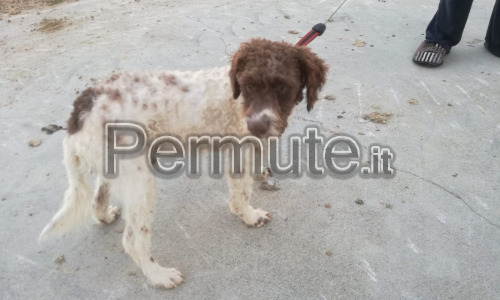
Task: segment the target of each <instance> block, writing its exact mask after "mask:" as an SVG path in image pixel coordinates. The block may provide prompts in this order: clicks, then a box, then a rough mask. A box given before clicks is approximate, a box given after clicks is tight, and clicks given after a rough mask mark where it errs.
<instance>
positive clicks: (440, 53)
mask: <svg viewBox="0 0 500 300" xmlns="http://www.w3.org/2000/svg"><path fill="white" fill-rule="evenodd" d="M446 54H448V51H446V49H445V48H443V46H441V45H439V44H438V43H432V42H426V41H423V42H422V43H421V44H420V46H419V47H418V48H417V51H416V52H415V54H414V55H413V61H414V62H415V63H417V64H419V65H424V66H428V67H439V66H440V65H442V64H443V62H444V56H445V55H446Z"/></svg>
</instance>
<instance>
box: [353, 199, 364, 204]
mask: <svg viewBox="0 0 500 300" xmlns="http://www.w3.org/2000/svg"><path fill="white" fill-rule="evenodd" d="M354 203H356V204H358V205H363V204H365V201H363V200H361V199H356V201H354Z"/></svg>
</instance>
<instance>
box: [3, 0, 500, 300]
mask: <svg viewBox="0 0 500 300" xmlns="http://www.w3.org/2000/svg"><path fill="white" fill-rule="evenodd" d="M340 2H341V1H296V2H290V1H281V0H280V1H272V2H271V1H259V0H257V1H251V2H250V1H241V2H236V1H219V0H214V1H200V0H192V1H182V3H181V1H148V0H142V1H121V0H112V1H98V0H80V1H77V2H74V3H69V4H62V5H58V6H53V7H50V8H48V9H44V10H36V9H35V10H28V11H23V12H21V13H20V14H17V15H14V16H7V15H3V16H2V18H3V19H2V20H0V66H1V68H0V105H1V108H0V119H1V120H2V126H1V128H0V140H1V142H0V145H1V156H0V167H1V170H2V173H1V178H0V181H1V185H0V198H1V201H0V227H1V230H0V243H1V245H2V246H1V248H0V298H2V299H149V298H151V299H155V298H168V299H345V298H355V299H358V298H368V299H451V298H454V299H499V298H500V265H499V261H500V231H499V225H500V204H499V196H498V194H499V192H500V191H499V189H500V59H499V58H498V57H495V56H493V55H491V54H490V53H489V52H487V51H486V50H485V49H484V47H483V46H482V43H483V38H484V35H485V33H486V28H487V24H488V20H489V16H490V13H491V9H492V5H493V3H492V2H493V1H487V0H477V1H475V3H474V6H473V9H472V12H471V14H470V17H469V21H468V24H467V27H466V30H465V33H464V36H463V39H462V42H461V43H460V44H459V45H458V46H457V47H455V48H453V51H452V53H451V54H450V55H448V56H447V57H446V61H445V64H444V65H443V66H442V67H440V68H438V69H428V68H423V67H419V66H417V65H415V64H413V63H412V61H411V57H412V55H413V52H414V50H415V49H416V47H417V46H418V44H419V43H420V42H421V41H422V40H423V38H424V37H423V33H424V30H425V27H426V25H427V23H428V21H429V20H430V19H431V17H432V15H433V14H434V12H435V9H436V7H437V2H438V1H436V0H423V1H400V0H387V1H375V0H362V1H359V0H349V1H348V2H347V3H346V4H345V6H344V7H342V9H341V10H340V11H339V12H338V13H337V14H336V16H335V18H334V22H331V23H328V24H327V26H328V28H327V31H326V33H325V34H324V35H323V36H321V37H319V38H317V39H316V40H315V41H314V42H313V43H312V44H310V47H311V49H313V51H314V52H316V53H317V54H318V55H319V56H320V57H322V58H324V59H325V60H326V62H327V63H328V64H329V65H330V67H331V71H330V73H329V77H328V83H327V85H326V87H325V88H324V90H323V91H322V93H321V96H322V99H323V100H321V102H319V103H318V104H317V106H316V107H315V109H314V110H313V111H312V112H311V113H307V112H306V109H305V105H303V104H302V105H300V106H299V107H298V109H297V112H296V114H295V116H294V117H293V119H292V121H291V124H290V127H289V128H288V130H287V132H286V133H285V136H287V135H290V134H293V133H299V132H302V130H303V128H304V127H305V126H307V125H316V126H318V127H319V128H320V129H321V130H322V133H324V134H325V135H330V134H332V133H345V134H349V135H351V136H353V137H355V138H356V139H357V140H358V141H359V143H360V144H361V145H362V147H363V148H362V149H363V155H364V157H365V158H364V159H365V160H366V159H368V158H367V157H368V154H367V152H368V151H367V147H368V146H369V145H371V144H375V143H377V144H381V145H386V146H390V147H391V148H392V150H393V151H394V153H395V156H396V160H395V161H394V167H395V168H396V169H397V171H396V175H395V176H394V177H393V178H392V179H381V178H371V179H367V178H361V177H360V176H354V177H351V178H346V179H337V178H332V177H326V178H323V179H313V178H310V177H308V176H303V177H301V178H298V179H296V178H295V179H293V178H289V179H281V180H279V182H278V184H279V187H280V188H281V189H280V190H279V191H274V192H271V191H264V190H260V189H256V190H255V195H256V196H255V197H254V200H253V203H254V204H255V206H258V207H263V208H265V209H267V210H269V211H270V212H271V213H272V214H273V220H272V222H271V223H269V224H268V225H267V226H266V227H264V228H260V229H255V228H247V227H246V226H245V225H244V224H243V223H242V222H240V221H239V220H238V219H237V218H236V217H234V216H233V215H231V213H230V212H229V210H228V208H227V201H228V196H227V191H226V187H225V183H224V181H223V180H215V179H210V178H208V177H202V178H201V179H197V180H194V179H188V178H185V177H181V178H178V179H175V180H172V181H161V183H160V185H159V186H160V199H159V201H158V209H157V211H156V221H155V224H154V228H153V232H154V235H153V254H154V257H155V258H156V260H157V261H159V262H160V263H162V264H163V265H165V266H170V267H176V268H178V269H179V270H180V271H181V272H183V274H184V275H185V276H186V282H185V283H184V284H182V285H181V286H179V287H178V288H176V289H173V290H168V291H166V290H161V289H156V288H152V287H150V286H148V285H147V284H146V281H145V278H144V277H143V275H142V274H141V272H140V270H139V269H138V268H137V267H136V266H135V264H134V263H133V262H132V260H131V259H130V258H129V257H128V256H127V255H126V254H124V253H123V251H122V248H121V236H120V231H121V230H122V229H123V224H124V223H123V220H121V219H120V220H118V221H117V222H115V223H114V224H112V225H110V226H107V227H103V226H98V225H95V224H92V223H91V222H89V224H88V225H87V226H85V227H84V228H83V229H81V230H79V231H75V232H73V233H71V234H68V235H66V236H64V237H62V238H60V239H55V240H50V241H48V242H45V243H41V244H39V243H38V242H37V237H38V234H39V233H40V231H41V229H42V228H43V226H44V225H45V224H46V223H47V222H48V220H49V219H50V218H51V217H52V216H53V215H54V213H55V212H56V211H57V209H58V207H59V206H60V203H61V200H62V196H63V193H64V190H65V188H66V177H65V172H64V169H63V167H62V164H61V158H62V147H61V141H62V138H63V136H64V134H65V132H64V131H59V132H56V133H54V134H52V135H46V134H45V133H43V132H42V131H41V128H42V127H43V126H46V125H48V124H59V125H64V123H65V121H66V120H67V118H68V116H69V113H70V111H71V107H72V102H73V100H74V98H75V96H76V94H77V93H78V92H79V91H82V90H83V89H84V88H85V87H86V86H89V85H91V84H92V80H93V79H94V78H97V79H98V78H102V77H106V76H109V75H110V74H111V73H112V72H113V71H114V72H121V71H132V70H144V69H182V70H186V69H199V68H208V67H214V66H221V65H224V64H226V63H227V62H228V60H229V57H230V55H231V53H232V52H234V51H235V50H236V49H237V47H238V45H239V44H240V43H241V42H243V41H245V40H248V39H250V38H252V37H265V38H268V39H272V40H285V41H288V42H290V43H295V42H296V41H298V39H299V38H300V37H301V36H302V35H304V34H305V33H307V32H308V31H309V29H310V28H311V27H312V25H314V24H315V23H318V22H322V21H324V20H325V19H326V18H327V17H328V15H329V14H330V13H331V11H332V9H333V8H335V6H336V5H338V4H339V3H340ZM44 18H49V19H50V18H51V19H60V18H63V19H62V20H59V21H60V24H59V25H58V26H60V27H55V28H51V27H50V25H51V23H50V22H48V21H47V20H46V21H43V22H42V20H43V19H44ZM47 25H48V27H47ZM56 25H57V24H56ZM289 31H290V32H291V33H289ZM293 31H296V32H298V34H293ZM363 42H364V43H363ZM359 46H361V47H359ZM331 96H333V97H334V98H335V100H332V97H331ZM412 99H413V100H412ZM410 100H411V101H410ZM409 102H411V103H409ZM374 111H379V112H389V113H393V117H392V118H390V119H389V120H388V122H387V124H376V123H372V122H369V121H366V120H364V119H363V118H362V116H363V115H364V114H367V113H371V112H374ZM36 139H40V140H41V144H40V145H39V146H38V147H29V146H28V142H29V141H30V140H36ZM357 199H361V200H363V201H364V204H362V205H359V204H357V203H355V201H356V200H357ZM115 200H116V199H115ZM358 202H359V201H358ZM117 203H118V202H117Z"/></svg>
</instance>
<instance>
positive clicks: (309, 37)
mask: <svg viewBox="0 0 500 300" xmlns="http://www.w3.org/2000/svg"><path fill="white" fill-rule="evenodd" d="M346 1H347V0H344V2H342V4H340V5H339V7H337V9H336V10H335V11H334V12H333V13H332V14H331V15H330V17H329V18H328V19H327V20H326V22H325V23H327V22H328V21H330V20H331V18H332V17H333V15H335V13H337V11H338V10H339V9H340V8H341V7H342V5H344V3H346ZM325 30H326V25H325V24H324V23H318V24H316V25H314V26H313V28H312V29H311V31H309V32H308V33H307V34H306V35H304V37H303V38H301V39H300V41H299V42H298V43H297V44H295V46H307V45H308V44H309V43H310V42H312V41H313V40H314V39H315V38H316V37H318V36H320V35H322V34H323V33H324V32H325Z"/></svg>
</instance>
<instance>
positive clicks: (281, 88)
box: [277, 84, 285, 92]
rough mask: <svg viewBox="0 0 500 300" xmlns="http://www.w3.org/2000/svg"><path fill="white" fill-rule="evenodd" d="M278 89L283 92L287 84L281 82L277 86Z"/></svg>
mask: <svg viewBox="0 0 500 300" xmlns="http://www.w3.org/2000/svg"><path fill="white" fill-rule="evenodd" d="M277 89H278V91H279V92H283V91H284V90H285V85H284V84H279V85H278V86H277Z"/></svg>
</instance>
